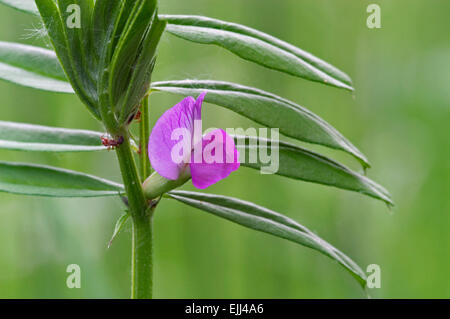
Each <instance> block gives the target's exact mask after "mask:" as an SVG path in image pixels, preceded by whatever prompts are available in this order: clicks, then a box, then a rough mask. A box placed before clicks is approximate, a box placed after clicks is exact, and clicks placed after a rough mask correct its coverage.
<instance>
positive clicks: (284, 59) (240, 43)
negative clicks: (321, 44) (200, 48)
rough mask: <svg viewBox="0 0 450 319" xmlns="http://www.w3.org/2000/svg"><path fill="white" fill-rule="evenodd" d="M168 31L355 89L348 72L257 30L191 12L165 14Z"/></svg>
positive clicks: (288, 71)
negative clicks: (189, 14)
mask: <svg viewBox="0 0 450 319" xmlns="http://www.w3.org/2000/svg"><path fill="white" fill-rule="evenodd" d="M160 18H161V19H163V20H166V21H167V22H168V25H167V31H168V32H169V33H172V34H174V35H176V36H178V37H180V38H183V39H185V40H188V41H192V42H196V43H201V44H215V45H218V46H221V47H223V48H225V49H227V50H229V51H230V52H232V53H234V54H236V55H237V56H239V57H241V58H243V59H245V60H248V61H251V62H255V63H257V64H259V65H262V66H264V67H267V68H270V69H274V70H278V71H281V72H284V73H287V74H290V75H293V76H297V77H300V78H304V79H307V80H311V81H315V82H320V83H324V84H328V85H331V86H335V87H339V88H344V89H347V90H353V88H352V83H351V79H350V78H349V76H348V75H346V74H345V73H344V72H342V71H340V70H338V69H337V68H335V67H334V66H332V65H330V64H328V63H327V62H325V61H322V60H321V59H319V58H317V57H315V56H313V55H312V54H310V53H308V52H305V51H303V50H301V49H299V48H297V47H295V46H293V45H291V44H289V43H286V42H284V41H281V40H279V39H277V38H275V37H272V36H270V35H268V34H266V33H263V32H260V31H257V30H255V29H252V28H249V27H246V26H243V25H239V24H236V23H230V22H226V21H221V20H217V19H212V18H208V17H201V16H188V15H161V16H160Z"/></svg>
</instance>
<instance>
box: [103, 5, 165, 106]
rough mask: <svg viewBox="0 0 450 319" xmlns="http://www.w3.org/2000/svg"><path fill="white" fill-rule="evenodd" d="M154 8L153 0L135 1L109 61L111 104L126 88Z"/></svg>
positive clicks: (115, 102) (117, 101)
mask: <svg viewBox="0 0 450 319" xmlns="http://www.w3.org/2000/svg"><path fill="white" fill-rule="evenodd" d="M155 10H156V1H155V0H138V1H136V3H135V5H134V8H133V11H132V12H131V15H130V16H129V17H128V20H127V23H126V25H125V27H124V30H123V33H122V34H121V37H120V40H119V42H118V43H117V47H116V49H115V51H114V56H113V57H112V61H111V73H110V80H109V92H110V93H109V94H110V97H111V101H110V102H111V105H115V106H117V105H119V104H120V102H122V101H120V98H121V97H123V95H124V91H126V89H127V88H128V86H129V84H130V82H129V81H130V80H131V77H132V73H133V70H134V69H135V68H136V67H137V66H136V61H137V59H138V55H139V53H140V51H141V48H142V47H141V46H142V43H143V41H144V37H145V35H146V30H148V28H149V26H150V24H151V22H152V17H153V15H154V13H155Z"/></svg>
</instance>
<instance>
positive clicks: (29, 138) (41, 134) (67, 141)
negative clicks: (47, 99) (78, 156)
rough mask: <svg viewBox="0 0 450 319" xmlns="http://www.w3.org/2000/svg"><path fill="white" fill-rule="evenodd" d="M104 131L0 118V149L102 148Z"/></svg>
mask: <svg viewBox="0 0 450 319" xmlns="http://www.w3.org/2000/svg"><path fill="white" fill-rule="evenodd" d="M103 135H104V134H102V133H99V132H93V131H86V130H70V129H64V128H56V127H48V126H41V125H31V124H22V123H14V122H4V121H0V149H9V150H16V151H39V152H88V151H101V150H106V147H104V146H103V145H102V142H101V137H102V136H103Z"/></svg>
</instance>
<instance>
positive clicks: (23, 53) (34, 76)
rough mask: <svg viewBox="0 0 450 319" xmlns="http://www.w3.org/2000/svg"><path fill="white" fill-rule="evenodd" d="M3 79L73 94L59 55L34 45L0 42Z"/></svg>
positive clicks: (1, 76) (0, 67)
mask: <svg viewBox="0 0 450 319" xmlns="http://www.w3.org/2000/svg"><path fill="white" fill-rule="evenodd" d="M0 79H2V80H5V81H8V82H12V83H15V84H19V85H22V86H26V87H31V88H35V89H39V90H45V91H51V92H60V93H73V89H72V86H71V85H70V83H68V82H67V81H66V77H65V75H64V72H63V70H62V68H61V66H60V64H59V61H58V58H57V57H56V54H55V53H54V52H53V51H51V50H47V49H43V48H39V47H35V46H31V45H23V44H18V43H10V42H0Z"/></svg>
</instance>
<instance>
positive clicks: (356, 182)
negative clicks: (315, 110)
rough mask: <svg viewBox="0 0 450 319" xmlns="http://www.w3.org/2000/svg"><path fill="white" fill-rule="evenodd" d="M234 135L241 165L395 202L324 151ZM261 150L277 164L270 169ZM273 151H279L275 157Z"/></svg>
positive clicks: (379, 187) (367, 180)
mask: <svg viewBox="0 0 450 319" xmlns="http://www.w3.org/2000/svg"><path fill="white" fill-rule="evenodd" d="M234 138H235V141H236V147H237V149H238V150H239V152H240V154H241V156H243V155H245V161H242V162H241V164H242V165H243V166H246V167H250V168H254V169H260V170H261V171H262V172H266V173H269V174H270V173H272V174H273V173H275V174H278V175H281V176H286V177H289V178H293V179H298V180H303V181H307V182H313V183H318V184H323V185H328V186H334V187H337V188H341V189H346V190H351V191H355V192H359V193H362V194H365V195H368V196H371V197H373V198H376V199H379V200H382V201H384V202H385V203H386V204H388V205H391V206H392V205H394V203H393V201H392V199H391V196H390V194H389V192H388V191H387V190H385V189H384V188H383V187H382V186H380V185H378V184H377V183H375V182H374V181H372V180H370V179H369V178H367V177H365V176H362V175H360V174H358V173H356V172H353V171H352V170H350V169H349V168H347V167H345V166H344V165H342V164H340V163H338V162H335V161H333V160H332V159H329V158H327V157H325V156H323V155H320V154H318V153H315V152H312V151H309V150H306V149H304V148H301V147H299V146H296V145H293V144H290V143H286V142H283V141H279V142H278V143H274V145H273V146H272V142H271V140H268V139H265V138H261V137H251V136H234ZM274 152H275V153H274ZM261 154H271V155H270V156H275V157H274V158H273V159H274V160H276V161H278V168H277V167H274V169H273V170H272V171H270V170H269V169H268V168H267V167H268V166H269V165H270V163H263V162H262V161H261V157H260V156H261ZM274 154H278V158H276V155H274ZM258 155H259V156H258ZM276 168H277V169H276ZM275 169H276V172H274V170H275Z"/></svg>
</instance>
